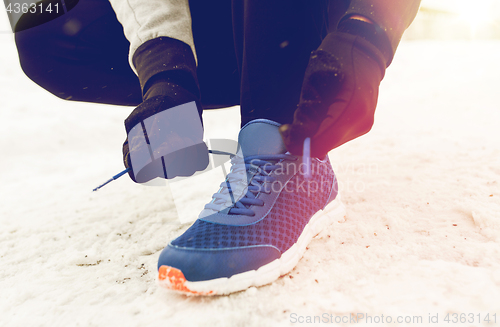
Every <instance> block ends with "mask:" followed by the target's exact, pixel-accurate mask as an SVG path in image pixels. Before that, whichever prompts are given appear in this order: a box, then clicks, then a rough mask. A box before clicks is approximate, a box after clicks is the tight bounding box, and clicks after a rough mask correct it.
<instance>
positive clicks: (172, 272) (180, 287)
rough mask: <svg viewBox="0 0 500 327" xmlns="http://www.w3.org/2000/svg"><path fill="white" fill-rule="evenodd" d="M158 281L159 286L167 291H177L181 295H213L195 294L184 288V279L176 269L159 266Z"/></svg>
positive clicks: (209, 293)
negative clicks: (181, 293)
mask: <svg viewBox="0 0 500 327" xmlns="http://www.w3.org/2000/svg"><path fill="white" fill-rule="evenodd" d="M158 279H159V280H160V284H161V285H162V286H164V287H166V288H168V289H171V290H174V291H179V292H183V293H190V294H196V295H214V294H215V293H214V292H213V291H210V292H197V291H193V290H191V289H189V288H188V287H187V286H186V282H187V280H186V278H185V277H184V274H183V273H182V271H180V270H179V269H177V268H174V267H169V266H161V267H160V269H158Z"/></svg>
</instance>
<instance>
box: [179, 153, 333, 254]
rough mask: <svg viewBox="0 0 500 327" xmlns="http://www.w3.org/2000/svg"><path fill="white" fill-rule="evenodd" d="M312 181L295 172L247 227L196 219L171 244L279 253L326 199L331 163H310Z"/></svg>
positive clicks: (299, 232) (331, 182)
mask: <svg viewBox="0 0 500 327" xmlns="http://www.w3.org/2000/svg"><path fill="white" fill-rule="evenodd" d="M312 168H313V171H314V172H315V173H314V174H313V176H312V178H311V180H309V181H307V180H304V177H303V175H302V174H296V175H295V176H294V177H292V178H291V179H290V181H289V182H288V183H287V184H286V186H285V188H284V189H283V190H282V192H281V194H280V195H279V196H278V199H277V200H276V202H275V204H274V206H273V208H272V209H271V211H270V212H269V214H268V215H267V216H266V217H265V218H264V219H262V220H261V221H259V222H257V223H255V224H253V225H249V226H228V225H221V224H215V223H211V222H206V221H203V220H197V221H196V222H195V223H194V224H193V225H192V226H191V227H190V228H189V229H188V230H187V231H186V232H185V233H184V234H183V235H181V236H180V237H178V238H177V239H175V240H174V241H172V245H174V246H177V247H182V248H193V249H220V248H234V247H246V246H252V245H273V246H275V247H277V248H278V249H279V250H280V251H281V253H283V252H285V251H286V250H288V249H289V248H290V247H291V246H292V245H293V244H294V243H295V242H297V239H298V238H299V236H300V234H301V233H302V231H303V229H304V227H305V225H306V224H307V223H308V222H309V220H310V218H311V217H312V215H313V214H314V213H316V212H317V211H318V210H320V209H322V208H323V207H324V205H325V204H326V201H327V200H328V197H329V195H330V191H331V189H332V185H333V182H334V174H333V170H332V167H331V165H330V162H329V161H328V160H327V161H326V162H325V163H318V162H315V163H313V166H312Z"/></svg>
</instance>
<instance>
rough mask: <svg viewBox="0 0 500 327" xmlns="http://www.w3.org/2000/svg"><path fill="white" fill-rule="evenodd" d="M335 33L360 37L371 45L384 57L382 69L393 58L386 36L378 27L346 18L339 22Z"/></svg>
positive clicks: (387, 65)
mask: <svg viewBox="0 0 500 327" xmlns="http://www.w3.org/2000/svg"><path fill="white" fill-rule="evenodd" d="M337 32H340V33H347V34H352V35H356V36H361V37H362V38H363V39H365V40H367V41H368V42H370V43H371V44H373V45H374V46H375V47H376V48H377V49H378V50H379V51H380V53H381V54H382V56H383V57H384V60H383V61H384V66H385V67H384V68H386V67H389V65H390V63H391V61H392V58H393V57H394V52H393V50H392V46H391V42H390V41H389V38H388V37H387V34H386V33H385V32H384V31H383V30H382V29H381V28H380V27H379V26H378V25H376V24H371V23H367V22H364V21H361V20H357V19H350V17H349V16H348V17H345V18H344V19H342V20H341V21H340V23H339V25H338V27H337Z"/></svg>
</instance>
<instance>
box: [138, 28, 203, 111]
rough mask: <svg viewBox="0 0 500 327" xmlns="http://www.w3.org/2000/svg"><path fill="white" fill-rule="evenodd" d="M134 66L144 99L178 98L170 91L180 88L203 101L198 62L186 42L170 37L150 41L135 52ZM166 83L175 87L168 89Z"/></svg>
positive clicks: (175, 93)
mask: <svg viewBox="0 0 500 327" xmlns="http://www.w3.org/2000/svg"><path fill="white" fill-rule="evenodd" d="M132 63H133V64H134V67H135V69H136V70H137V76H138V77H139V82H140V84H141V89H142V94H143V97H144V100H147V99H148V98H149V97H152V96H156V95H167V96H170V97H172V98H175V97H176V95H177V93H178V92H176V91H175V92H169V90H172V89H174V88H175V87H176V86H179V87H181V88H183V89H184V90H186V91H187V92H189V93H191V94H192V95H193V96H194V97H195V98H196V99H197V100H198V101H199V98H200V90H199V84H198V78H197V75H196V61H195V59H194V55H193V51H192V50H191V47H190V46H189V45H187V44H186V43H184V42H182V41H179V40H176V39H173V38H169V37H158V38H155V39H152V40H149V41H147V42H145V43H144V44H142V45H141V46H140V47H139V48H138V49H137V50H136V51H135V53H134V56H133V58H132ZM165 83H168V84H172V85H174V87H168V86H167V87H165ZM152 89H155V90H152ZM181 93H182V91H181ZM191 101H192V100H191ZM178 102H180V103H182V102H186V101H182V100H181V101H178Z"/></svg>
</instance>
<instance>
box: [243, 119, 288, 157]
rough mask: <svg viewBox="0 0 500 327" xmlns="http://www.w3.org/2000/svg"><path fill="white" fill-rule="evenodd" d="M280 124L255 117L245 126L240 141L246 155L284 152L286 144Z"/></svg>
mask: <svg viewBox="0 0 500 327" xmlns="http://www.w3.org/2000/svg"><path fill="white" fill-rule="evenodd" d="M279 126H280V124H278V123H276V122H274V121H272V120H268V119H255V120H252V121H251V122H249V123H248V124H246V125H245V126H243V128H242V129H241V130H240V134H239V136H238V143H239V145H240V147H241V150H242V152H243V156H244V157H249V156H255V155H266V154H283V153H285V152H286V147H285V144H284V143H283V140H282V139H281V134H280V132H279Z"/></svg>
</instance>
